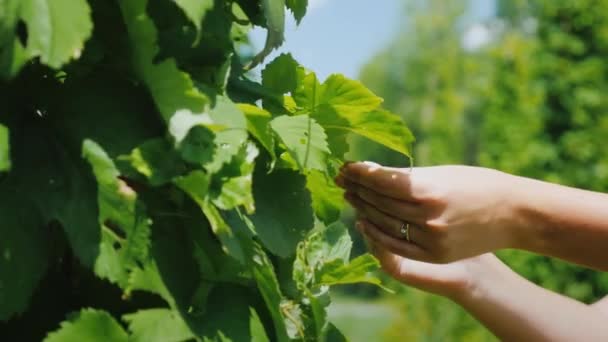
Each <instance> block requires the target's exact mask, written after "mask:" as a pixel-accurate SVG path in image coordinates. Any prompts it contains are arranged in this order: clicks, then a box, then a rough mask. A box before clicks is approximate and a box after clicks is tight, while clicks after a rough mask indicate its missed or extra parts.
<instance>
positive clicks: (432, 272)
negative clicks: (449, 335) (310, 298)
mask: <svg viewBox="0 0 608 342" xmlns="http://www.w3.org/2000/svg"><path fill="white" fill-rule="evenodd" d="M368 228H370V227H369V222H367V221H365V220H360V221H359V222H358V224H357V229H359V231H360V232H361V233H362V234H363V235H364V236H365V237H366V238H367V239H368V245H369V247H370V249H371V251H372V252H373V253H374V255H375V256H376V257H377V258H378V260H379V261H380V263H381V265H382V267H383V269H384V270H385V271H386V272H387V273H388V274H389V275H391V276H392V277H394V278H395V279H397V280H399V281H401V282H402V283H404V284H407V285H410V286H414V287H417V288H419V289H421V290H424V291H428V292H432V293H435V294H439V295H442V296H445V297H448V298H450V299H452V300H453V301H455V302H456V303H458V304H459V305H461V306H462V307H464V308H465V309H466V310H467V311H468V312H469V313H470V314H471V315H473V316H474V317H475V318H477V320H479V321H480V322H481V323H482V324H484V325H485V326H486V327H487V328H488V329H489V330H490V331H492V332H493V333H494V334H495V335H496V336H497V337H498V338H499V339H500V340H502V341H608V325H606V324H605V322H606V320H608V298H605V299H603V300H601V301H599V302H597V303H595V304H592V305H586V304H583V303H580V302H577V301H575V300H573V299H570V298H567V297H565V296H561V295H558V294H556V293H553V292H550V291H547V290H545V289H543V288H541V287H539V286H537V285H535V284H533V283H531V282H529V281H527V280H526V279H524V278H522V277H520V276H519V275H518V274H516V273H515V272H513V271H511V270H510V269H509V268H508V267H507V266H506V265H504V264H503V263H502V262H501V261H500V260H499V259H498V258H496V257H495V256H494V255H493V254H490V253H488V254H483V255H480V256H476V257H473V258H468V259H463V260H460V261H455V262H451V263H447V264H433V263H425V262H421V261H416V260H411V259H407V258H404V257H402V256H400V255H397V254H394V253H392V252H390V251H389V250H387V249H386V248H384V247H383V246H382V245H380V244H377V243H374V242H372V241H371V240H370V239H369V235H367V233H366V230H367V229H368ZM371 229H373V228H371Z"/></svg>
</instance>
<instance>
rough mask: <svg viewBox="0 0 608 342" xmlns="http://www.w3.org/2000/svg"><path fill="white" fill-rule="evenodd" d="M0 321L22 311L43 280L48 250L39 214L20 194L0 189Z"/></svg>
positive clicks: (46, 232)
mask: <svg viewBox="0 0 608 342" xmlns="http://www.w3.org/2000/svg"><path fill="white" fill-rule="evenodd" d="M0 193H2V196H0V217H2V224H0V236H1V237H2V238H0V289H1V290H0V321H3V320H7V319H8V318H10V317H11V316H12V315H14V314H17V313H21V312H23V311H25V309H26V308H27V305H28V303H29V299H30V297H31V295H32V293H33V292H34V290H35V289H36V287H37V286H38V282H39V281H40V279H41V278H42V276H44V274H45V272H46V269H47V266H48V262H49V260H48V257H49V250H50V248H49V247H50V246H49V244H48V235H47V234H48V229H45V224H44V223H43V220H42V217H41V216H40V213H39V212H38V211H37V210H36V208H35V207H34V206H33V205H32V203H30V202H29V201H27V200H25V199H23V198H22V197H21V195H20V194H18V193H14V192H13V191H10V189H7V187H6V186H2V187H0Z"/></svg>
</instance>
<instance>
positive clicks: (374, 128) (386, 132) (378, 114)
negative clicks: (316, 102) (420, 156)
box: [313, 106, 414, 157]
mask: <svg viewBox="0 0 608 342" xmlns="http://www.w3.org/2000/svg"><path fill="white" fill-rule="evenodd" d="M343 108H346V107H343ZM313 117H314V118H315V119H317V120H318V122H319V124H320V125H321V126H323V127H324V128H325V129H326V132H327V134H328V135H329V136H330V137H331V136H335V135H338V136H339V135H341V134H342V132H351V133H355V134H357V135H360V136H362V137H365V138H367V139H370V140H372V141H375V142H377V143H380V144H382V145H384V146H386V147H388V148H391V149H393V150H395V151H397V152H400V153H402V154H404V155H406V156H408V157H409V156H410V155H411V151H410V146H411V144H412V143H413V142H414V136H413V135H412V133H411V132H410V130H409V129H408V128H407V126H406V125H405V123H404V122H403V120H402V119H401V117H399V116H398V115H395V114H392V113H390V112H388V111H385V110H374V111H371V112H355V111H350V112H348V111H343V112H341V113H340V112H337V111H336V110H335V109H334V108H332V107H330V106H322V107H319V108H318V109H317V110H316V111H315V113H314V114H313ZM330 140H331V139H330ZM334 146H336V145H332V148H333V147H334Z"/></svg>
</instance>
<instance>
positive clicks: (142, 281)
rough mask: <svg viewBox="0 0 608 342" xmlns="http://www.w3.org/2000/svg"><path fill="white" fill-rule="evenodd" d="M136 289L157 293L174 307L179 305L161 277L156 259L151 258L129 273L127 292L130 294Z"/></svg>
mask: <svg viewBox="0 0 608 342" xmlns="http://www.w3.org/2000/svg"><path fill="white" fill-rule="evenodd" d="M135 290H139V291H147V292H150V293H154V294H157V295H159V296H160V297H161V298H162V299H164V300H165V301H166V302H167V304H169V306H171V307H172V308H175V307H177V303H176V302H175V299H174V298H173V296H172V295H171V293H170V292H169V289H167V286H166V285H165V283H164V282H163V279H162V278H161V274H160V272H159V270H158V266H157V264H156V261H155V260H149V261H148V262H146V263H145V264H144V265H143V267H142V268H136V269H134V270H133V271H132V272H131V274H129V281H128V286H127V288H126V291H125V293H126V294H128V295H130V293H131V292H132V291H135Z"/></svg>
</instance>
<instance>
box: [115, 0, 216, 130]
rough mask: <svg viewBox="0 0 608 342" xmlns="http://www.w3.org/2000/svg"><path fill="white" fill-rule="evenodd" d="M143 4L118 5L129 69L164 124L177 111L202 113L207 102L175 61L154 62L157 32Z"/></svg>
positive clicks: (144, 1)
mask: <svg viewBox="0 0 608 342" xmlns="http://www.w3.org/2000/svg"><path fill="white" fill-rule="evenodd" d="M147 3H148V1H147V0H131V1H121V2H120V3H119V4H120V7H121V10H122V14H123V18H124V21H125V23H126V25H127V29H128V31H129V38H130V41H131V45H132V47H133V51H132V52H133V53H132V56H133V58H132V61H131V62H132V65H133V68H134V69H135V70H136V71H137V73H138V76H139V77H140V78H141V80H142V81H143V82H144V83H145V84H146V86H147V87H148V89H149V91H150V93H151V94H152V97H153V98H154V102H155V103H156V106H157V107H158V109H159V111H160V113H161V115H162V117H163V118H164V119H165V121H167V122H169V121H170V119H171V117H172V116H173V115H174V114H175V113H176V112H177V111H180V110H187V111H190V112H192V113H202V112H203V110H204V108H205V105H206V104H207V103H208V98H207V97H206V96H205V95H204V94H202V93H201V92H200V91H199V90H198V89H197V88H196V87H195V86H194V83H193V82H192V79H191V78H190V76H189V75H188V74H187V73H184V72H182V71H180V70H179V69H178V67H177V64H176V62H175V60H173V59H166V60H164V61H162V62H160V63H155V62H154V58H155V57H156V55H157V53H158V46H157V30H156V28H155V27H154V23H153V22H152V20H151V19H150V17H148V14H147V12H146V6H147Z"/></svg>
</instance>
